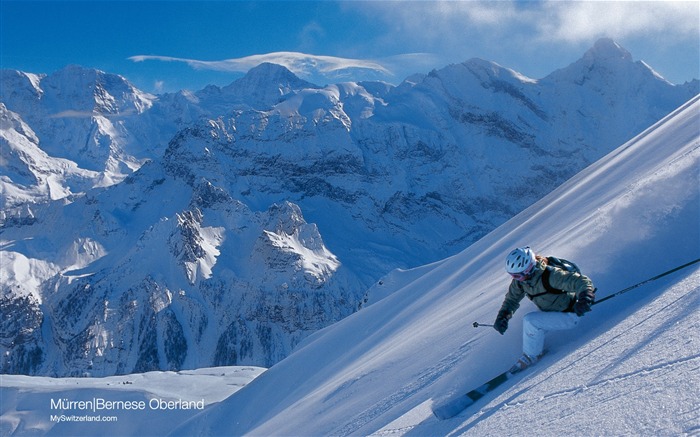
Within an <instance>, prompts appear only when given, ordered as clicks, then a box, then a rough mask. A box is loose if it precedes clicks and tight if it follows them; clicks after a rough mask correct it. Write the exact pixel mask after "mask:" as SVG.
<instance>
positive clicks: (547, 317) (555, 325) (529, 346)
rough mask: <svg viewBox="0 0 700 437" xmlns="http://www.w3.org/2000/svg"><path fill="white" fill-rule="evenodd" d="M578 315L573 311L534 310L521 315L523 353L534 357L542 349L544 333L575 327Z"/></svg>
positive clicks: (538, 354)
mask: <svg viewBox="0 0 700 437" xmlns="http://www.w3.org/2000/svg"><path fill="white" fill-rule="evenodd" d="M578 322H579V317H578V316H577V315H576V314H574V313H560V312H540V311H535V312H532V313H529V314H527V315H525V317H523V353H525V354H527V355H529V356H530V357H533V358H536V357H539V356H540V355H541V354H542V351H543V350H544V335H545V332H547V331H558V330H562V329H571V328H574V327H576V325H578Z"/></svg>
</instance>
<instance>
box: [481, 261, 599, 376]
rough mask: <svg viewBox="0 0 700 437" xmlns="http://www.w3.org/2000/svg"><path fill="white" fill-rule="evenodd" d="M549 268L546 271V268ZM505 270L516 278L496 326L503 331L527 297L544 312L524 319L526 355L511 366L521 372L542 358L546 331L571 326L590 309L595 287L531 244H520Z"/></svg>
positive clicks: (514, 370) (524, 348) (524, 347)
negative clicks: (534, 249) (538, 252)
mask: <svg viewBox="0 0 700 437" xmlns="http://www.w3.org/2000/svg"><path fill="white" fill-rule="evenodd" d="M546 270H549V272H548V273H547V274H545V271H546ZM506 271H507V272H508V273H509V274H510V275H511V276H512V277H513V280H512V281H511V283H510V287H509V289H508V292H507V293H506V296H505V299H504V300H503V305H502V306H501V309H500V311H499V312H498V316H497V317H496V321H495V322H494V329H496V331H498V332H499V333H501V335H502V334H504V333H505V332H506V330H507V329H508V320H510V318H511V317H513V313H515V311H516V310H517V309H518V307H520V301H521V300H522V299H523V298H524V297H525V296H527V297H528V298H530V300H532V302H533V303H534V304H535V305H537V307H538V308H539V309H540V310H541V311H535V312H532V313H529V314H527V315H525V317H524V318H523V355H522V357H520V359H519V360H518V361H517V362H516V363H515V365H513V367H512V368H511V369H510V372H511V373H516V372H519V371H521V370H523V369H525V368H527V367H528V366H531V365H532V364H534V363H536V362H537V360H539V359H540V357H541V356H542V353H543V350H544V336H545V332H546V331H552V330H562V329H571V328H574V327H575V326H576V325H578V322H579V317H582V316H583V315H584V314H585V313H587V312H588V311H590V310H591V305H592V304H593V302H594V300H595V288H594V287H593V283H592V282H591V280H590V279H589V278H588V277H586V276H584V275H582V274H580V273H578V272H570V271H567V270H564V269H562V268H556V267H553V266H549V267H548V260H547V258H546V257H542V256H539V255H536V254H535V252H533V250H532V249H530V247H519V248H517V249H515V250H513V251H512V252H511V253H510V254H509V255H508V256H507V257H506Z"/></svg>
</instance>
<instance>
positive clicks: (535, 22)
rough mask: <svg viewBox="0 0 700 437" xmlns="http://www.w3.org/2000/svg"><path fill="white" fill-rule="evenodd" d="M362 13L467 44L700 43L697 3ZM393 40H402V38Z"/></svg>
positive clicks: (384, 5)
mask: <svg viewBox="0 0 700 437" xmlns="http://www.w3.org/2000/svg"><path fill="white" fill-rule="evenodd" d="M347 5H348V6H347V7H356V8H358V10H359V8H360V7H361V8H362V9H361V12H363V13H364V14H366V15H367V16H368V17H371V18H378V19H381V20H382V21H384V22H385V23H387V29H393V30H396V29H400V30H401V33H402V37H403V38H414V39H418V38H420V39H423V40H424V41H427V42H431V41H432V42H433V43H436V44H442V45H445V44H464V43H465V41H468V40H469V39H470V38H473V37H475V36H478V35H483V34H484V33H486V35H487V36H490V37H491V38H492V39H493V38H494V37H495V36H498V37H502V36H504V35H509V34H511V35H512V33H513V31H514V30H515V31H517V32H519V33H520V34H522V35H527V36H528V37H530V38H536V39H539V40H547V41H550V42H565V43H582V42H585V43H588V42H590V41H591V39H595V38H599V37H601V36H611V37H636V36H646V37H648V36H650V35H661V36H663V37H664V38H667V39H668V38H697V35H698V32H699V28H700V23H699V20H698V16H699V10H698V4H697V2H696V1H625V0H618V1H595V0H587V1H560V0H550V1H526V2H514V1H464V2H457V1H426V2H411V3H409V4H408V6H405V5H404V7H399V8H397V7H395V3H393V2H362V3H361V6H360V4H357V5H356V6H355V4H354V3H353V2H349V3H348V4H347ZM392 38H394V39H398V40H401V39H402V38H399V37H398V36H397V35H395V34H394V35H393V36H392Z"/></svg>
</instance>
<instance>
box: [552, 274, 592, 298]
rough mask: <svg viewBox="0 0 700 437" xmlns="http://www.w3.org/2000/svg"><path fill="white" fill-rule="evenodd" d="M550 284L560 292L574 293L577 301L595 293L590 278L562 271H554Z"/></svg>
mask: <svg viewBox="0 0 700 437" xmlns="http://www.w3.org/2000/svg"><path fill="white" fill-rule="evenodd" d="M549 284H550V285H551V286H552V287H554V288H557V289H559V290H564V291H571V292H574V293H575V294H576V299H580V298H581V297H583V296H592V295H594V293H595V287H594V286H593V281H591V280H590V278H588V276H586V275H582V274H581V273H572V272H567V271H564V270H561V269H554V271H553V272H552V274H551V275H550V277H549Z"/></svg>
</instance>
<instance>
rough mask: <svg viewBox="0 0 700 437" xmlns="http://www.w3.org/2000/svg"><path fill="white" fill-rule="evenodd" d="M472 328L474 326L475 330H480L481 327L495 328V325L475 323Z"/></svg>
mask: <svg viewBox="0 0 700 437" xmlns="http://www.w3.org/2000/svg"><path fill="white" fill-rule="evenodd" d="M472 326H474V327H475V328H478V327H479V326H488V327H489V328H493V325H488V324H486V323H479V322H474V324H473V325H472Z"/></svg>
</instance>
